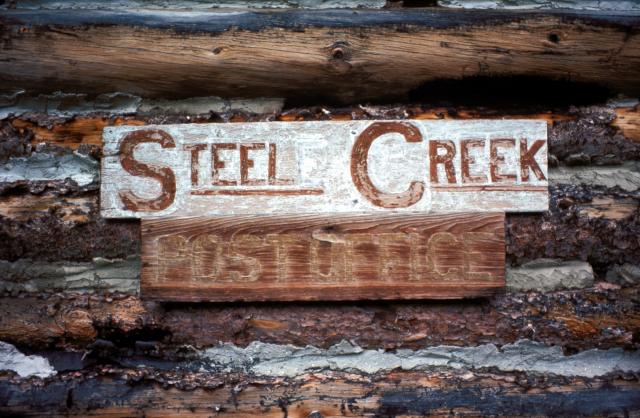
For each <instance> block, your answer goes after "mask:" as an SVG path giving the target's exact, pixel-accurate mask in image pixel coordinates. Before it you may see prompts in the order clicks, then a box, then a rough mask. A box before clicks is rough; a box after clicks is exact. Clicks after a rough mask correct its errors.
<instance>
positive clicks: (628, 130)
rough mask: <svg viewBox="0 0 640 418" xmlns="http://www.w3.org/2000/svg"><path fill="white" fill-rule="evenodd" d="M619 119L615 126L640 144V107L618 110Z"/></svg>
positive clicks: (614, 123)
mask: <svg viewBox="0 0 640 418" xmlns="http://www.w3.org/2000/svg"><path fill="white" fill-rule="evenodd" d="M616 115H617V118H616V120H615V121H614V122H613V125H614V126H615V127H617V128H618V129H620V131H621V132H622V134H623V135H624V136H625V137H627V138H629V139H632V140H634V141H636V142H640V105H636V106H635V107H632V108H629V107H625V108H619V109H616Z"/></svg>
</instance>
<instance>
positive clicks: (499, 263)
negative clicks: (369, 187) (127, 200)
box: [141, 213, 504, 301]
mask: <svg viewBox="0 0 640 418" xmlns="http://www.w3.org/2000/svg"><path fill="white" fill-rule="evenodd" d="M142 263H143V267H142V281H141V293H142V296H143V297H144V298H152V299H158V300H175V301H237V300H243V301H250V300H254V301H257V300H355V299H423V298H435V299H442V298H463V297H474V296H486V295H489V294H491V293H492V292H494V291H496V290H498V289H500V288H501V287H503V286H504V214H502V213H486V214H485V213H483V214H452V215H444V214H441V215H428V216H427V215H384V216H383V215H376V216H362V215H360V216H357V215H351V216H349V215H346V216H329V215H308V216H307V215H299V216H272V217H265V216H263V217H251V216H244V217H218V218H185V219H155V220H144V221H143V223H142Z"/></svg>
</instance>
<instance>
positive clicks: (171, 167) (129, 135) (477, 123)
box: [101, 120, 548, 218]
mask: <svg viewBox="0 0 640 418" xmlns="http://www.w3.org/2000/svg"><path fill="white" fill-rule="evenodd" d="M546 135H547V129H546V123H545V122H543V121H531V120H525V121H519V120H518V121H516V120H509V121H506V120H503V121H498V120H473V121H353V122H299V123H298V122H296V123H286V122H272V123H246V124H235V123H230V124H186V125H156V126H147V127H144V128H136V127H130V126H120V127H109V128H106V129H105V131H104V148H103V153H104V158H103V159H102V179H101V181H102V187H101V210H102V214H103V216H105V217H107V218H127V217H139V218H148V217H161V216H211V215H244V214H280V213H292V214H293V213H321V212H324V213H345V212H365V213H374V212H390V211H396V212H400V211H402V212H429V211H434V212H465V211H472V212H475V211H519V212H532V211H544V210H546V209H547V207H548V190H547V175H548V174H547V167H546V160H547V147H546Z"/></svg>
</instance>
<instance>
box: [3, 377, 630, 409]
mask: <svg viewBox="0 0 640 418" xmlns="http://www.w3.org/2000/svg"><path fill="white" fill-rule="evenodd" d="M639 411H640V385H639V384H638V380H637V377H635V378H634V377H627V376H624V375H613V376H608V377H602V378H590V379H587V378H559V377H553V376H541V375H537V376H536V375H534V376H527V375H524V374H514V373H495V372H494V373H487V372H484V373H473V372H468V371H457V372H450V371H432V372H392V373H385V374H381V375H377V376H362V375H358V374H348V373H333V372H318V373H313V374H306V375H303V376H300V377H297V378H289V379H281V378H278V379H273V378H260V377H253V376H247V375H231V376H230V375H224V374H217V373H215V374H214V373H202V372H200V373H194V372H159V371H153V370H149V369H123V368H107V367H105V368H102V369H99V370H97V371H90V372H87V373H78V372H75V373H73V374H71V373H65V374H63V375H61V376H59V377H55V378H53V379H50V380H48V381H46V382H44V383H42V384H38V385H33V386H29V385H28V384H25V383H21V382H20V381H15V380H12V379H11V378H9V377H6V376H5V377H0V413H3V414H7V415H12V416H13V415H17V416H65V417H66V416H83V417H87V416H110V417H124V416H126V417H131V416H135V417H137V416H140V417H149V416H163V417H168V416H184V415H185V414H188V415H192V416H202V417H205V416H217V415H220V414H222V415H227V416H242V417H246V416H263V417H282V416H285V417H300V418H307V417H331V416H344V415H348V416H425V415H438V416H439V415H449V414H455V415H461V416H499V415H509V416H512V415H517V416H574V415H575V416H583V415H584V416H587V415H588V416H611V415H616V416H618V415H631V416H633V415H635V414H637V413H638V412H639Z"/></svg>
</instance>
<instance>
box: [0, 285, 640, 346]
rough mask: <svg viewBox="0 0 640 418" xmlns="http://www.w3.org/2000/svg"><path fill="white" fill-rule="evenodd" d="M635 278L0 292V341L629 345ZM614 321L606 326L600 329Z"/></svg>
mask: <svg viewBox="0 0 640 418" xmlns="http://www.w3.org/2000/svg"><path fill="white" fill-rule="evenodd" d="M638 298H640V286H634V287H627V288H622V289H620V288H618V287H616V286H598V287H595V288H590V289H581V290H571V291H562V292H552V293H547V294H541V293H539V292H528V293H524V294H522V293H500V294H497V295H495V296H493V297H492V298H490V299H473V300H467V301H464V302H460V301H458V302H455V303H451V302H450V301H431V302H428V303H425V302H423V301H402V302H389V301H384V302H359V303H357V304H355V303H343V302H322V303H261V304H248V303H238V304H211V303H202V304H184V303H156V302H153V301H146V300H141V299H140V297H138V296H133V295H119V294H108V295H87V294H79V293H73V294H69V293H66V294H62V293H58V294H22V295H20V296H19V297H16V296H9V295H4V296H0V341H4V342H8V343H11V344H15V345H17V346H19V347H24V348H28V349H29V351H30V352H33V351H35V350H42V347H52V348H57V349H62V350H70V351H75V352H86V351H88V350H89V349H90V347H91V346H92V345H93V344H94V343H95V342H96V340H97V339H102V340H105V339H106V340H108V341H110V342H112V343H113V350H114V352H115V353H116V354H120V355H122V356H130V355H131V348H132V347H133V346H134V345H135V342H136V341H149V340H154V341H155V342H156V347H157V350H156V352H155V355H157V356H161V357H163V358H172V355H173V353H175V350H178V351H180V350H181V349H182V348H183V347H184V346H186V345H188V346H194V347H199V348H205V347H211V346H216V345H218V344H219V343H220V341H224V342H229V343H233V344H236V345H239V346H246V345H248V344H250V343H251V342H252V341H255V340H259V341H263V342H271V343H274V344H293V345H297V346H305V345H308V344H309V345H314V346H316V347H323V348H328V347H330V346H332V345H334V344H338V343H339V342H340V341H342V340H349V341H351V342H353V343H354V344H358V345H360V346H361V347H363V348H372V349H377V348H381V347H382V348H385V349H397V348H407V349H414V350H418V349H420V348H424V347H425V346H430V345H442V344H444V345H456V346H473V345H479V344H487V343H493V344H496V345H503V344H508V343H513V342H515V341H517V340H519V339H523V338H528V339H533V340H535V341H538V342H541V343H544V344H546V345H555V346H562V347H565V348H567V349H568V350H569V351H570V352H576V351H581V350H587V349H591V348H601V349H608V348H614V347H623V348H624V349H626V350H637V349H638V348H640V341H638V340H636V339H634V338H633V334H634V333H635V332H637V330H638V329H640V312H639V311H638V309H637V305H638V303H637V301H638ZM603 329H604V330H607V329H615V330H616V332H602V330H603Z"/></svg>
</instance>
